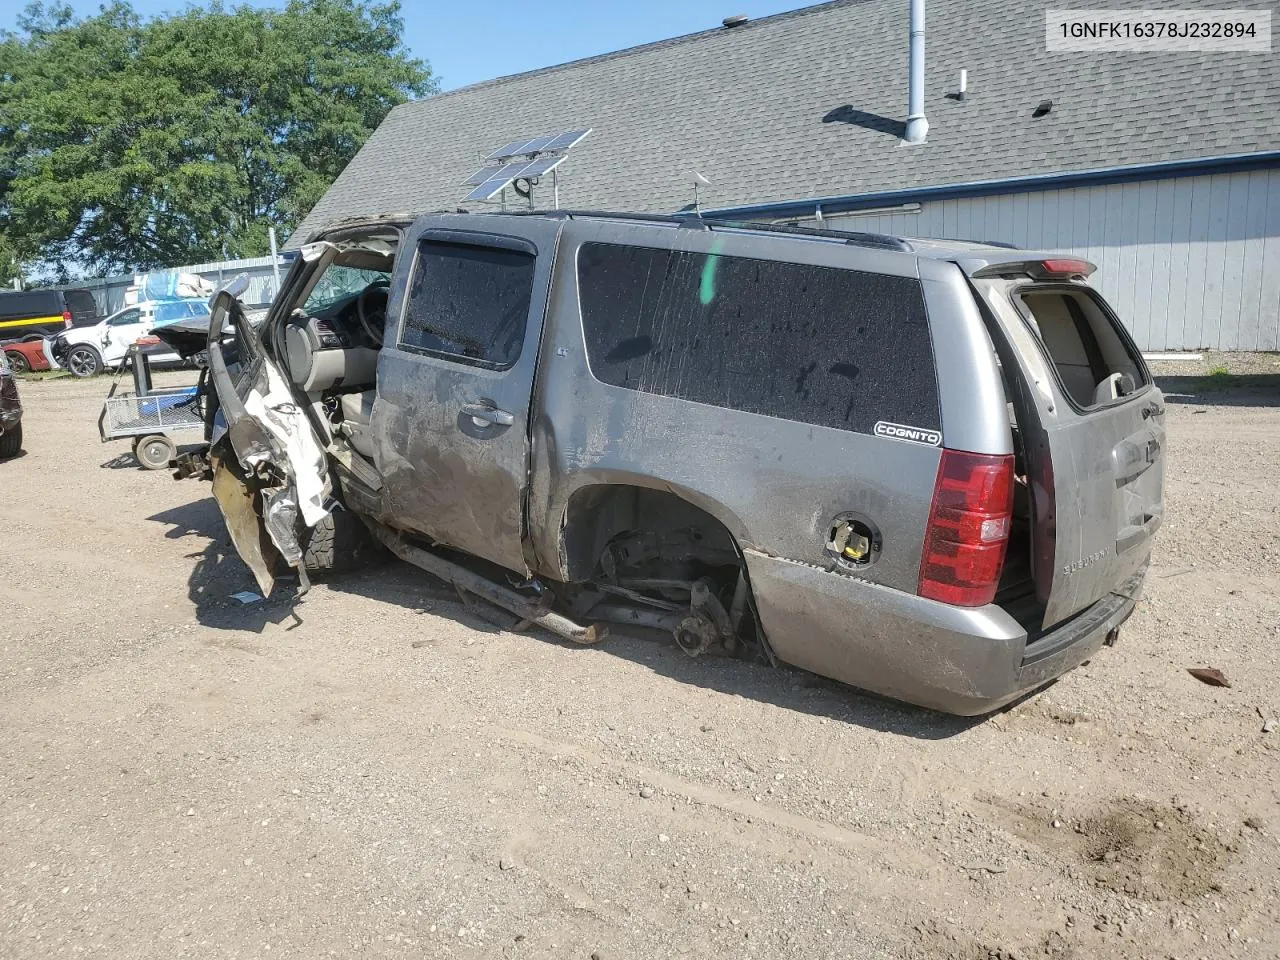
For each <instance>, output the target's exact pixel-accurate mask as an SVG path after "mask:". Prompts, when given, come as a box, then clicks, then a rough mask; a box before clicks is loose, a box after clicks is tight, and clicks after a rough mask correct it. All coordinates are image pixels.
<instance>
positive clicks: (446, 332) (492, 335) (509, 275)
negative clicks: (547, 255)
mask: <svg viewBox="0 0 1280 960" xmlns="http://www.w3.org/2000/svg"><path fill="white" fill-rule="evenodd" d="M534 262H535V258H534V256H533V255H532V254H530V253H526V252H524V251H522V250H511V249H507V248H499V247H478V246H471V245H468V244H460V243H441V242H438V241H432V240H424V241H422V242H421V243H420V244H419V245H418V259H417V263H416V264H415V266H414V272H413V280H412V282H411V283H410V286H409V293H408V301H407V304H406V306H405V316H404V323H403V325H402V327H401V330H400V346H402V347H407V348H409V349H411V350H420V351H422V352H424V353H431V354H441V355H444V356H448V357H450V358H453V359H462V360H465V361H467V362H470V363H475V364H479V365H482V366H491V367H496V368H498V369H506V368H508V367H510V366H511V365H512V364H514V363H515V362H516V360H518V359H519V357H520V349H521V347H522V346H523V345H524V334H525V327H526V325H527V324H528V320H529V304H530V301H531V299H532V296H533V269H534Z"/></svg>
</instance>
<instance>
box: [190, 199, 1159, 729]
mask: <svg viewBox="0 0 1280 960" xmlns="http://www.w3.org/2000/svg"><path fill="white" fill-rule="evenodd" d="M1093 269H1094V268H1093V266H1092V265H1091V264H1089V263H1086V262H1084V261H1081V260H1077V259H1073V258H1068V257H1064V256H1061V255H1058V254H1053V253H1038V252H1033V251H1025V250H1015V249H1011V248H1007V247H999V246H992V245H982V244H972V243H965V242H936V241H924V240H911V239H902V238H897V237H887V236H880V235H867V234H850V233H839V232H833V231H826V230H821V231H819V230H804V229H800V228H785V227H777V226H772V225H762V224H750V223H720V222H713V221H708V220H704V219H701V218H697V217H660V216H636V215H620V214H572V213H564V212H559V211H557V212H555V213H550V214H531V215H497V214H494V215H484V214H482V215H475V214H444V215H432V216H425V217H420V218H417V219H414V220H410V219H408V218H402V219H397V218H380V219H374V220H367V221H350V222H346V223H343V224H339V225H336V226H333V227H331V228H329V229H327V230H325V231H322V232H321V233H320V234H319V235H318V236H317V237H315V238H313V239H312V241H311V242H310V243H308V244H307V245H306V246H304V247H303V248H302V250H301V256H300V257H299V258H298V259H297V261H296V262H295V264H294V266H293V268H292V270H291V271H290V273H289V274H288V276H287V279H286V280H285V282H284V284H283V287H282V290H281V293H280V295H279V297H278V298H277V300H276V302H275V303H274V305H273V306H272V309H271V311H270V312H269V313H268V315H267V316H266V318H265V319H264V320H262V321H261V322H260V323H257V324H255V323H251V322H249V320H248V319H247V318H246V317H245V315H244V313H243V311H242V310H241V309H240V307H239V305H238V303H237V301H236V299H235V290H234V289H231V290H224V291H222V292H220V293H219V294H218V295H217V297H216V298H215V302H214V310H213V317H212V320H211V331H214V332H212V333H211V335H210V338H209V342H208V349H209V359H210V381H211V383H212V385H213V388H214V390H215V391H216V394H217V401H218V403H219V404H220V410H219V412H218V416H217V417H216V418H213V419H212V420H211V421H210V422H211V432H210V439H211V440H213V441H214V442H213V443H212V446H211V448H210V452H209V460H208V464H207V467H208V469H207V471H206V475H207V476H211V477H212V479H213V483H214V491H215V495H216V496H217V497H218V500H219V502H220V504H221V505H222V507H223V510H224V513H225V514H226V516H227V519H228V526H229V529H230V531H231V534H232V536H233V538H234V539H235V541H236V543H237V545H238V547H239V548H240V551H241V554H242V556H244V558H245V560H246V561H247V562H248V563H249V565H250V566H251V567H252V569H253V570H254V573H255V575H256V576H257V577H258V580H259V583H260V585H261V587H262V589H263V590H264V591H270V590H271V588H272V586H273V584H274V579H275V576H276V575H277V574H279V573H281V572H282V571H285V570H287V569H288V568H293V569H294V570H296V572H297V576H298V577H299V578H300V580H301V583H302V586H303V588H304V589H305V588H306V586H307V585H308V582H309V581H308V575H309V573H311V572H315V571H316V570H323V569H332V568H335V567H341V566H349V565H351V564H358V563H361V562H364V560H363V558H364V557H366V556H369V555H370V554H371V553H372V552H373V550H372V547H373V545H374V544H376V543H380V544H382V545H385V546H386V547H389V548H390V549H391V550H392V551H394V552H395V553H397V554H398V555H400V556H401V557H403V558H405V559H407V560H409V561H411V562H413V563H415V564H417V565H419V566H420V567H423V568H424V569H426V570H429V571H431V572H432V573H434V574H436V575H438V576H441V577H443V578H445V579H447V580H449V581H451V582H453V583H455V584H457V585H458V586H459V587H460V588H461V589H463V590H465V591H467V592H470V593H474V594H476V595H479V596H482V597H485V598H486V599H488V600H490V601H492V602H494V603H496V604H499V605H500V606H503V607H505V608H507V609H508V610H510V611H511V612H512V613H513V615H514V616H515V618H516V619H517V620H519V621H520V622H522V623H526V624H527V623H538V624H541V625H543V626H546V627H547V628H549V629H551V630H553V631H555V632H557V633H560V634H561V635H563V636H566V637H570V638H572V639H574V640H577V641H579V642H584V643H589V642H599V641H600V640H601V639H603V637H604V636H605V633H606V628H605V626H604V625H605V624H610V623H614V624H616V623H623V624H630V625H638V626H644V627H652V628H658V629H662V630H666V631H668V632H669V633H670V634H671V635H672V636H673V637H674V639H675V642H676V643H677V644H678V645H679V646H680V647H681V648H682V649H684V650H685V651H686V652H687V653H689V654H690V655H694V656H696V655H700V654H703V653H706V652H708V651H711V650H715V651H717V652H722V653H724V652H727V653H730V654H733V655H735V656H742V657H753V658H757V659H760V660H762V661H766V662H770V663H775V664H776V663H779V662H781V663H786V664H791V665H793V666H795V667H800V668H803V669H805V670H810V671H813V672H815V673H818V674H821V675H823V676H826V677H831V678H834V679H836V680H839V681H843V682H845V683H848V684H851V685H854V686H856V687H860V688H864V689H866V690H870V691H874V692H877V693H880V694H883V695H887V696H890V697H894V698H897V699H901V700H905V701H909V702H912V703H916V704H921V705H924V706H928V707H932V708H935V709H938V710H943V711H947V712H951V713H957V714H977V713H982V712H985V711H989V710H992V709H994V708H996V707H998V706H1000V705H1002V704H1005V703H1007V702H1009V701H1011V700H1013V699H1014V698H1016V697H1018V696H1020V695H1021V694H1023V693H1025V692H1027V691H1029V690H1032V689H1034V688H1035V687H1037V686H1039V685H1042V684H1044V683H1045V682H1046V681H1048V680H1050V679H1052V678H1054V677H1056V676H1058V675H1060V674H1062V673H1063V672H1065V671H1067V670H1069V669H1071V668H1072V667H1074V666H1076V665H1077V664H1079V663H1080V662H1082V661H1083V660H1086V659H1088V658H1090V657H1092V656H1093V655H1094V654H1095V653H1096V652H1097V650H1098V649H1099V647H1101V646H1102V645H1103V644H1104V643H1109V642H1114V640H1115V638H1116V637H1117V634H1118V630H1119V627H1120V625H1121V624H1122V623H1123V622H1124V621H1125V620H1126V619H1127V618H1128V617H1129V615H1130V614H1131V613H1132V612H1133V609H1134V604H1135V603H1136V601H1137V599H1138V596H1139V592H1140V590H1141V587H1142V582H1143V576H1144V574H1145V571H1146V568H1147V562H1148V556H1149V554H1150V549H1151V537H1152V535H1153V534H1154V533H1155V531H1156V530H1157V529H1158V527H1159V526H1160V522H1161V517H1162V514H1163V503H1162V482H1163V480H1162V478H1163V472H1164V471H1163V451H1164V426H1163V423H1164V404H1163V399H1162V397H1161V394H1160V391H1159V390H1158V389H1157V388H1156V386H1155V385H1154V383H1153V382H1152V379H1151V376H1150V374H1149V372H1148V370H1147V368H1146V366H1145V365H1144V363H1143V360H1142V357H1141V355H1140V354H1139V352H1138V351H1137V349H1136V348H1135V347H1134V344H1133V342H1132V341H1131V340H1130V338H1129V336H1128V334H1127V333H1126V332H1125V329H1124V327H1123V325H1122V324H1121V322H1120V321H1119V320H1118V318H1117V317H1116V316H1115V314H1114V312H1113V311H1112V310H1111V308H1110V307H1109V306H1108V305H1107V304H1106V303H1105V302H1104V301H1103V299H1102V298H1101V297H1100V296H1099V295H1098V294H1097V292H1096V291H1095V290H1093V289H1092V288H1091V287H1090V286H1089V285H1088V282H1087V277H1088V276H1089V274H1090V273H1092V272H1093ZM224 324H226V325H227V326H226V327H225V328H224ZM226 329H230V330H231V331H232V334H231V335H230V336H229V337H228V336H226V335H225V330H226Z"/></svg>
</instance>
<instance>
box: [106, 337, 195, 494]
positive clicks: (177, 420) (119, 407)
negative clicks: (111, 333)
mask: <svg viewBox="0 0 1280 960" xmlns="http://www.w3.org/2000/svg"><path fill="white" fill-rule="evenodd" d="M148 349H149V348H148V347H147V346H143V345H140V344H135V345H134V346H132V347H130V348H129V354H128V357H129V361H130V363H129V366H130V367H131V368H132V370H133V385H134V390H133V392H132V393H130V392H127V391H122V392H117V388H118V387H119V386H120V380H119V378H117V379H116V380H115V381H114V382H113V383H112V384H111V391H110V392H109V393H108V394H107V399H106V402H105V403H104V404H103V405H102V413H101V414H99V416H98V433H99V434H100V435H101V436H102V441H103V443H106V442H107V441H108V440H122V439H124V438H125V437H131V438H132V439H133V455H134V457H135V458H136V459H137V461H138V463H140V464H141V465H142V466H144V467H146V468H147V469H148V470H163V469H164V468H165V467H167V466H168V465H169V461H170V460H172V459H173V458H174V456H175V455H176V454H177V452H178V448H177V444H175V443H174V441H173V435H174V434H181V433H193V432H194V433H198V434H199V435H200V436H201V437H203V435H204V410H203V404H202V403H201V398H200V396H199V395H198V392H197V391H198V388H197V387H153V386H152V385H151V365H150V362H149V361H148V359H147V354H148ZM151 349H153V350H154V348H151ZM163 349H166V350H167V349H168V348H163Z"/></svg>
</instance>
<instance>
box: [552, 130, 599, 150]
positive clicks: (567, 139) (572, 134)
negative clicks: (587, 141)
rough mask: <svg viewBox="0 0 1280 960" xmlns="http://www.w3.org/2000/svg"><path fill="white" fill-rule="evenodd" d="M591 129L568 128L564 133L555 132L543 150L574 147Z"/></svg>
mask: <svg viewBox="0 0 1280 960" xmlns="http://www.w3.org/2000/svg"><path fill="white" fill-rule="evenodd" d="M590 132H591V129H590V128H588V129H586V130H569V131H567V132H565V133H561V134H557V135H556V136H554V137H552V138H551V140H550V141H549V142H548V143H547V145H546V146H545V147H543V148H542V149H543V150H547V151H551V150H568V149H569V148H570V147H576V146H577V145H578V144H579V143H581V142H582V141H583V139H584V138H585V137H586V135H587V134H588V133H590Z"/></svg>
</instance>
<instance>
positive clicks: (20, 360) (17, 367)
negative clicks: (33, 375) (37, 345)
mask: <svg viewBox="0 0 1280 960" xmlns="http://www.w3.org/2000/svg"><path fill="white" fill-rule="evenodd" d="M4 355H5V356H6V357H8V358H9V366H10V367H12V368H13V372H14V373H28V372H30V370H31V364H30V363H28V362H27V355H26V354H25V353H19V352H18V351H17V350H6V351H5V352H4Z"/></svg>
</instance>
